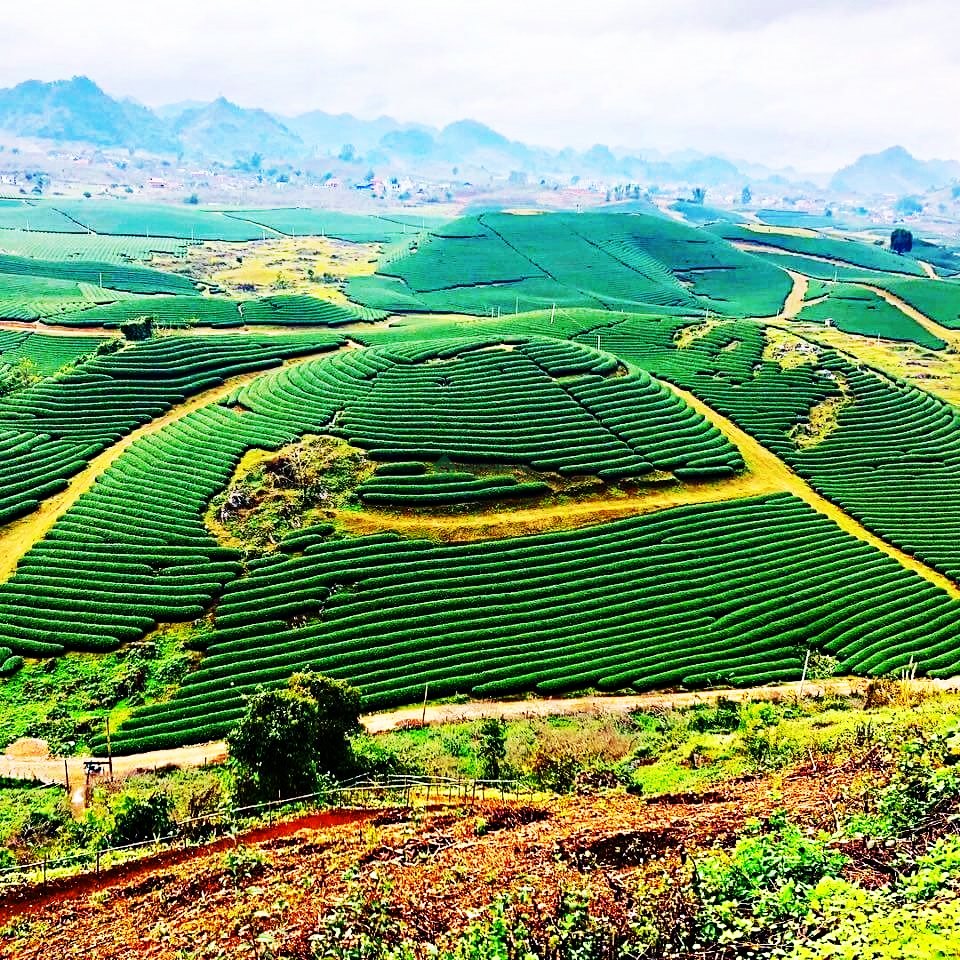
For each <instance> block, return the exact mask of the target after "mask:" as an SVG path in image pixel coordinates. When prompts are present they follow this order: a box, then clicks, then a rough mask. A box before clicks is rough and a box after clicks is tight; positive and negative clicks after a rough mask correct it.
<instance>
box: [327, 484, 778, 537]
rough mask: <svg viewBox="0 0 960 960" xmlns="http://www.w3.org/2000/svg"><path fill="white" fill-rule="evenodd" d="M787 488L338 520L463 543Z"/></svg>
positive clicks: (353, 529) (369, 529)
mask: <svg viewBox="0 0 960 960" xmlns="http://www.w3.org/2000/svg"><path fill="white" fill-rule="evenodd" d="M787 489H788V488H787V487H786V486H785V485H784V484H783V482H782V478H780V477H772V476H767V475H765V474H762V473H757V472H753V471H750V472H748V473H745V474H743V475H742V476H739V477H734V478H732V479H730V480H718V481H716V482H713V483H702V484H696V485H691V484H677V485H674V486H670V487H667V488H664V489H656V488H652V489H650V490H649V491H648V492H646V493H643V494H638V495H636V496H623V497H611V496H609V495H603V496H600V497H593V498H586V499H583V500H580V501H578V502H576V503H564V504H551V505H549V506H544V507H525V508H520V509H517V510H502V509H494V510H484V511H482V512H479V513H470V514H464V513H447V514H438V513H430V514H423V515H415V516H412V515H410V514H408V513H392V512H387V511H379V510H357V511H353V510H342V511H339V512H338V513H337V516H336V521H337V523H338V524H339V525H340V526H341V527H342V528H343V529H345V530H348V531H349V532H350V533H352V534H355V535H357V536H360V535H363V534H367V533H374V532H377V531H383V530H393V531H396V532H398V533H403V534H406V535H408V536H426V537H431V538H439V539H441V540H444V541H447V542H451V543H461V542H467V541H472V540H486V539H490V538H494V537H508V536H524V535H527V534H533V533H543V532H546V531H548V530H565V529H569V528H572V527H582V526H586V525H588V524H591V523H603V522H605V521H608V520H616V519H619V518H621V517H634V516H640V515H641V514H645V513H653V512H654V511H657V510H665V509H667V508H669V507H679V506H684V505H685V504H688V503H716V502H718V501H721V500H735V499H740V498H742V497H757V496H763V495H765V494H770V493H784V492H786V491H787Z"/></svg>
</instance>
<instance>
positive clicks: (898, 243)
mask: <svg viewBox="0 0 960 960" xmlns="http://www.w3.org/2000/svg"><path fill="white" fill-rule="evenodd" d="M890 249H891V250H892V251H893V252H894V253H900V254H904V253H909V252H910V251H911V250H912V249H913V234H912V233H911V232H910V231H909V230H904V229H903V227H897V229H896V230H894V231H893V233H891V234H890Z"/></svg>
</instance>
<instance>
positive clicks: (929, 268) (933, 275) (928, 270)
mask: <svg viewBox="0 0 960 960" xmlns="http://www.w3.org/2000/svg"><path fill="white" fill-rule="evenodd" d="M917 263H919V264H920V269H921V270H923V272H924V273H925V274H926V275H927V276H928V277H929V278H930V279H931V280H942V279H943V277H941V276H940V274H938V273H937V271H936V270H935V269H934V268H933V264H932V263H927V261H926V260H918V261H917Z"/></svg>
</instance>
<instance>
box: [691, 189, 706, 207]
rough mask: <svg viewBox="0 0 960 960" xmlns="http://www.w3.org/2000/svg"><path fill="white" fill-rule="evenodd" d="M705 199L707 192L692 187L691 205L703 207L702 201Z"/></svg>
mask: <svg viewBox="0 0 960 960" xmlns="http://www.w3.org/2000/svg"><path fill="white" fill-rule="evenodd" d="M706 199H707V191H706V190H705V189H704V188H703V187H694V188H693V196H692V197H691V201H692V202H693V203H699V204H700V206H703V201H704V200H706Z"/></svg>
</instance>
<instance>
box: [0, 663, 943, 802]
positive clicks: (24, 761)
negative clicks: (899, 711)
mask: <svg viewBox="0 0 960 960" xmlns="http://www.w3.org/2000/svg"><path fill="white" fill-rule="evenodd" d="M868 683H869V680H867V679H864V678H859V677H838V678H833V679H830V680H817V681H812V680H808V681H806V682H805V683H802V682H800V681H799V680H795V681H791V682H789V683H779V684H769V685H765V686H762V687H742V688H737V689H735V690H699V691H684V692H682V693H656V692H652V693H638V694H634V695H632V696H585V697H564V698H556V699H541V698H531V699H523V700H470V701H468V702H466V703H430V704H427V706H426V708H425V709H424V707H423V706H422V705H420V706H412V707H402V708H401V709H399V710H387V711H383V712H381V713H369V714H366V715H364V716H363V717H362V718H361V723H362V724H363V726H364V728H365V729H366V731H367V733H373V734H376V733H388V732H389V731H391V730H396V729H398V728H402V727H403V726H404V725H406V724H409V723H411V722H420V721H423V722H425V723H427V724H428V725H435V724H444V723H465V722H469V721H471V720H482V719H484V718H486V717H500V718H502V719H505V720H506V719H512V720H520V719H530V718H535V717H562V716H582V715H594V716H604V715H608V714H621V713H628V712H631V711H634V710H651V709H655V708H657V709H659V708H664V709H668V708H672V709H682V708H685V707H693V706H696V705H697V704H701V703H706V704H709V703H714V702H715V701H716V700H718V699H720V698H721V697H722V698H725V699H728V700H733V701H735V702H742V701H751V700H778V699H782V698H784V697H791V696H812V697H819V696H824V695H835V696H842V697H846V696H852V695H856V694H862V693H863V692H864V690H865V689H866V686H867V684H868ZM910 683H911V685H912V686H913V687H914V688H915V689H918V690H921V691H933V692H947V691H956V690H957V689H960V678H955V679H946V680H943V679H928V678H920V679H916V680H912V681H910ZM226 755H227V746H226V744H225V743H224V742H223V741H222V740H218V741H214V742H211V743H202V744H197V745H195V746H189V747H174V748H172V749H169V750H153V751H149V752H146V753H137V754H130V755H129V756H122V757H114V760H113V770H114V776H116V777H126V776H129V775H130V774H132V773H134V772H136V771H150V770H154V769H157V770H159V769H162V768H163V767H166V766H169V765H174V764H175V765H176V766H180V767H195V766H202V765H204V764H207V763H217V762H219V761H221V760H223V759H225V758H226ZM67 763H68V765H69V769H70V782H71V785H77V784H82V783H83V758H82V757H70V758H69V759H68V761H67ZM63 774H64V762H63V758H62V757H60V758H58V757H47V758H15V757H10V756H8V755H6V754H4V755H2V756H0V776H8V777H13V778H21V779H26V780H29V779H31V778H37V779H39V780H42V781H44V782H46V783H61V784H62V783H63V782H64V775H63Z"/></svg>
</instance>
